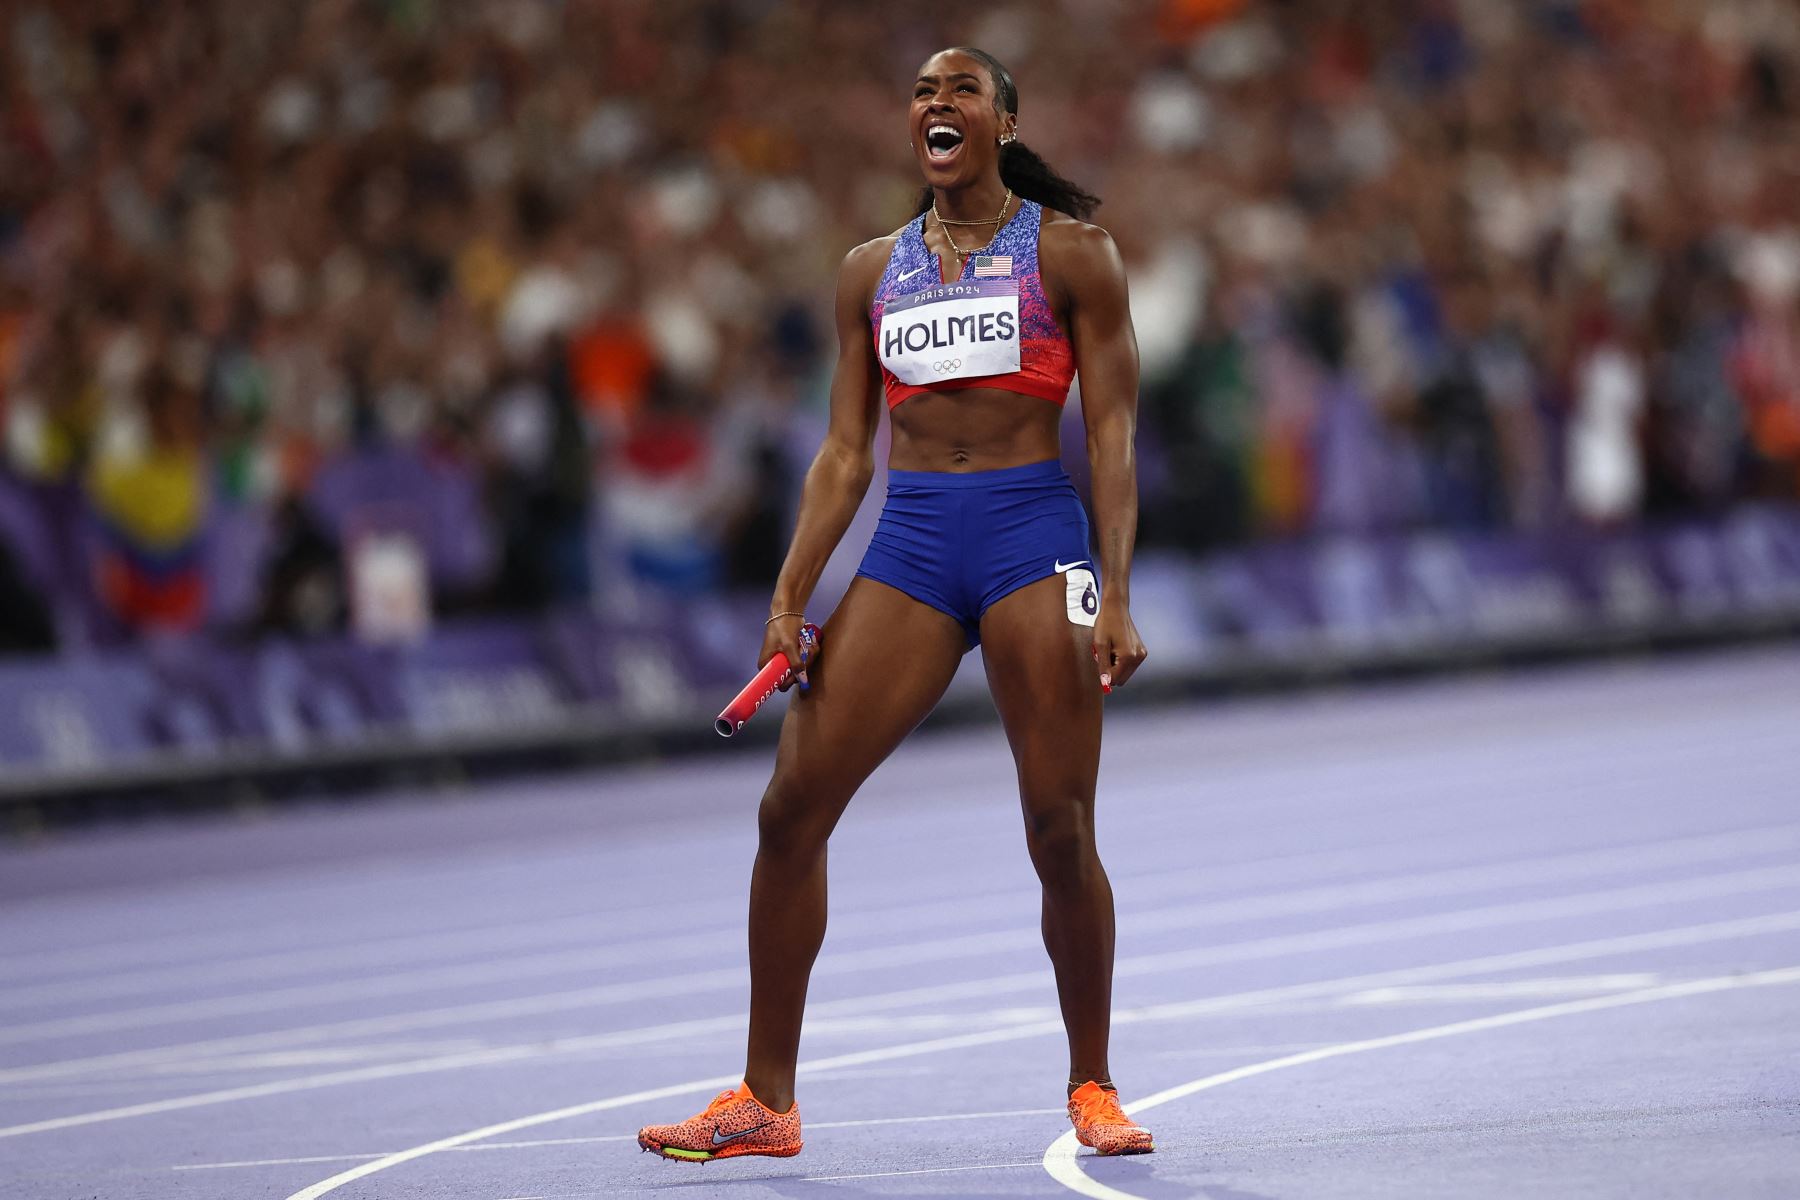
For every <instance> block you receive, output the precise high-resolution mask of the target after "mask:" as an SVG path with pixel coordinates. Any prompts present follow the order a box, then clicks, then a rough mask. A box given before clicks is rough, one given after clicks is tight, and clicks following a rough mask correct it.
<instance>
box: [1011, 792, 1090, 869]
mask: <svg viewBox="0 0 1800 1200" xmlns="http://www.w3.org/2000/svg"><path fill="white" fill-rule="evenodd" d="M1025 840H1026V844H1027V845H1028V846H1029V847H1030V849H1031V862H1032V865H1033V866H1035V867H1036V868H1037V873H1038V878H1039V879H1040V880H1042V881H1043V883H1044V884H1045V885H1046V886H1050V887H1057V886H1063V885H1071V884H1077V883H1080V882H1081V881H1082V880H1083V879H1085V878H1086V877H1087V876H1088V874H1089V873H1090V872H1092V871H1093V870H1095V869H1096V868H1098V866H1099V864H1100V855H1099V852H1098V850H1097V849H1096V848H1095V846H1094V822H1093V816H1092V812H1091V810H1090V808H1089V807H1088V806H1087V805H1086V804H1082V803H1077V802H1075V801H1074V800H1069V801H1066V802H1063V803H1058V804H1042V805H1035V806H1033V807H1031V808H1028V809H1027V810H1026V816H1025Z"/></svg>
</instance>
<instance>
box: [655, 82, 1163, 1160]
mask: <svg viewBox="0 0 1800 1200" xmlns="http://www.w3.org/2000/svg"><path fill="white" fill-rule="evenodd" d="M1018 109H1019V102H1018V91H1017V89H1016V87H1015V86H1014V84H1013V80H1012V76H1011V75H1010V74H1009V73H1008V72H1007V70H1006V68H1005V67H1003V66H1001V65H1000V63H998V62H996V61H995V60H994V59H993V58H992V57H991V56H990V55H988V54H985V53H983V52H982V51H979V50H971V49H967V48H959V49H953V50H945V51H942V52H940V53H938V54H937V55H935V56H933V57H932V58H931V59H930V60H928V61H927V62H926V63H925V65H924V67H923V68H921V70H920V72H919V77H918V80H917V81H916V82H915V83H914V84H913V93H912V108H911V111H910V114H909V117H908V127H909V131H910V134H911V138H912V148H913V154H914V156H915V157H916V158H917V160H918V164H919V169H920V171H921V172H922V173H923V174H924V176H925V181H926V183H927V184H928V185H929V189H928V190H927V191H926V192H925V193H924V195H923V196H922V198H921V200H920V205H919V208H920V213H919V216H918V218H917V219H915V220H914V221H912V222H911V223H910V224H908V225H907V226H906V227H905V228H903V229H901V230H900V231H899V232H897V233H894V234H892V235H890V236H888V237H884V238H878V239H876V240H875V241H872V242H869V243H868V244H866V245H863V246H859V247H857V248H856V249H854V250H852V251H851V252H850V253H849V255H848V256H847V257H846V258H845V259H844V265H843V268H842V270H841V271H840V273H839V275H838V286H837V305H836V307H837V330H838V342H839V350H838V362H837V370H836V373H835V375H834V376H833V377H832V383H831V418H830V427H829V432H828V433H827V434H826V437H825V442H824V445H823V446H821V447H820V449H819V453H818V457H817V458H815V459H814V460H813V464H812V467H811V469H810V470H809V472H808V473H807V476H806V485H805V489H804V492H803V494H802V499H801V504H800V515H799V520H798V523H797V527H796V529H795V532H794V540H793V545H792V547H791V548H790V549H789V551H788V556H787V561H786V563H785V564H784V565H783V567H782V569H781V575H780V578H779V580H778V582H777V583H776V586H775V594H774V601H773V603H772V604H771V605H770V609H771V612H772V615H771V616H770V618H769V621H768V633H767V636H766V637H765V638H764V639H763V646H762V657H761V659H760V660H759V661H761V662H767V661H768V660H769V659H770V658H771V657H772V656H773V655H774V654H775V652H776V651H781V652H782V653H785V654H786V655H787V656H788V659H789V661H791V662H797V663H801V664H802V669H801V670H800V672H799V674H798V681H799V684H800V687H801V695H800V696H799V698H798V699H797V700H796V702H795V703H793V704H792V705H790V706H789V708H788V712H787V717H786V720H785V722H784V723H783V725H782V728H781V743H780V749H779V750H778V751H777V753H776V758H775V774H774V778H773V779H771V780H770V782H769V788H768V791H767V792H765V793H764V794H763V798H762V808H761V811H760V813H759V815H758V821H759V826H760V832H761V840H760V843H759V846H758V849H757V854H756V867H755V871H754V874H753V875H752V877H751V882H750V979H751V982H750V1046H749V1055H748V1062H747V1064H746V1066H745V1068H744V1082H743V1084H742V1086H740V1087H738V1088H737V1089H735V1090H733V1091H729V1092H725V1093H723V1094H722V1095H720V1096H719V1097H718V1098H717V1099H715V1100H714V1101H713V1102H712V1103H711V1104H710V1105H708V1106H707V1108H706V1110H705V1111H704V1112H702V1113H700V1114H699V1115H698V1116H695V1117H693V1118H690V1119H689V1120H687V1121H684V1122H682V1123H681V1124H679V1125H653V1126H650V1127H648V1128H645V1129H643V1130H642V1131H640V1132H639V1134H638V1141H639V1143H640V1144H641V1145H642V1146H643V1147H644V1149H646V1150H653V1151H656V1152H657V1153H659V1154H662V1155H664V1156H666V1157H669V1158H680V1159H687V1160H691V1161H704V1160H707V1159H713V1158H725V1157H729V1156H736V1155H740V1154H763V1155H775V1156H786V1155H790V1154H797V1153H799V1151H800V1110H799V1108H798V1106H796V1105H795V1103H794V1067H795V1060H796V1058H797V1057H798V1054H799V1048H800V1023H801V1015H802V1011H803V1010H804V1008H805V1005H806V984H807V977H808V976H809V975H810V973H811V971H812V965H813V959H814V957H815V956H816V955H817V954H818V951H819V944H820V943H821V942H822V941H823V940H824V937H825V843H826V840H827V839H828V838H829V837H830V836H831V831H832V828H833V827H834V826H835V825H836V824H837V822H838V818H839V817H840V816H841V815H842V814H843V811H844V808H845V806H846V805H847V804H848V803H849V802H850V797H851V796H852V795H853V794H854V793H855V792H856V789H857V788H858V787H859V786H860V785H861V784H862V781H863V780H864V779H866V778H867V777H868V775H869V774H870V772H872V771H873V770H874V769H875V768H876V766H877V765H879V764H880V763H881V761H882V760H883V759H884V758H886V757H887V756H888V754H889V753H891V752H892V751H893V749H894V748H895V747H896V746H897V745H899V744H900V741H901V739H902V738H904V737H905V736H906V735H907V733H909V732H910V731H911V730H912V729H913V727H914V726H916V725H917V724H918V723H919V722H920V721H921V720H922V719H924V717H925V715H926V714H927V713H928V712H930V711H931V708H932V706H933V705H935V704H936V703H937V701H938V698H939V697H940V696H942V695H943V693H944V689H945V688H946V687H947V686H948V685H949V683H950V678H951V676H952V675H954V674H955V673H956V667H957V664H958V663H959V662H960V661H961V659H962V656H963V655H964V654H965V653H967V651H968V650H969V648H970V647H971V646H974V645H976V644H977V643H980V644H981V645H982V646H983V659H984V662H985V665H986V667H987V678H988V687H989V689H990V690H991V691H992V693H993V697H994V702H995V705H996V706H997V707H998V708H999V710H1000V718H1001V722H1002V724H1003V725H1004V726H1005V729H1006V736H1007V740H1008V741H1009V742H1010V743H1011V745H1012V753H1013V759H1014V761H1015V763H1016V764H1017V767H1018V776H1019V797H1020V800H1021V802H1022V803H1023V806H1024V810H1025V832H1026V841H1027V844H1028V846H1029V848H1030V851H1031V860H1032V863H1033V865H1034V866H1036V868H1037V873H1038V877H1039V879H1040V880H1042V882H1043V887H1044V915H1043V928H1044V944H1045V946H1046V948H1047V949H1048V950H1049V952H1050V958H1051V961H1052V962H1053V964H1054V966H1055V970H1056V988H1057V993H1058V996H1059V998H1060V1000H1061V1004H1062V1014H1063V1021H1064V1023H1065V1025H1066V1026H1067V1027H1068V1034H1069V1070H1070V1074H1069V1093H1068V1100H1069V1116H1070V1119H1071V1120H1072V1121H1073V1122H1074V1124H1075V1128H1076V1130H1077V1131H1078V1132H1079V1134H1080V1137H1081V1141H1082V1142H1083V1143H1085V1144H1086V1145H1088V1146H1092V1147H1094V1148H1095V1149H1096V1150H1098V1151H1099V1152H1100V1153H1102V1154H1133V1153H1144V1152H1147V1151H1149V1150H1150V1149H1151V1148H1152V1146H1151V1140H1150V1134H1149V1133H1148V1132H1147V1131H1145V1130H1144V1129H1142V1128H1140V1127H1138V1126H1137V1125H1135V1124H1133V1123H1132V1122H1131V1121H1130V1119H1129V1118H1127V1117H1126V1116H1125V1115H1124V1113H1123V1112H1122V1111H1121V1110H1120V1108H1119V1102H1118V1097H1117V1094H1116V1093H1115V1092H1114V1090H1113V1088H1112V1083H1111V1080H1110V1078H1109V1076H1108V1071H1107V1061H1106V1048H1107V1034H1108V1027H1109V1025H1110V1023H1111V1012H1110V1009H1111V1003H1112V965H1113V902H1112V888H1111V886H1110V885H1109V884H1108V883H1107V879H1106V873H1105V871H1104V870H1102V869H1101V866H1100V859H1099V857H1098V855H1097V853H1096V850H1095V846H1094V778H1095V774H1096V772H1097V770H1098V765H1099V757H1100V706H1101V692H1102V690H1103V689H1104V690H1110V689H1111V688H1114V687H1118V686H1120V685H1121V684H1123V683H1124V682H1125V681H1126V680H1127V679H1129V678H1130V677H1131V674H1132V672H1133V671H1134V670H1136V668H1137V666H1138V664H1139V663H1141V662H1142V661H1143V659H1144V647H1143V643H1142V642H1140V641H1139V640H1138V634H1137V630H1136V628H1135V627H1134V626H1133V625H1132V622H1131V614H1130V612H1129V611H1128V609H1127V604H1128V602H1129V583H1128V581H1129V574H1130V569H1131V554H1132V545H1133V541H1134V539H1135V531H1136V526H1137V478H1136V468H1135V465H1134V462H1133V451H1132V439H1133V430H1134V426H1135V424H1136V408H1137V385H1138V367H1137V342H1136V339H1135V336H1134V335H1133V333H1132V329H1131V318H1130V315H1129V313H1128V312H1127V309H1126V298H1125V274H1124V268H1123V266H1122V264H1121V263H1120V260H1119V255H1118V252H1117V251H1116V250H1115V249H1114V247H1113V243H1112V239H1111V238H1110V237H1108V236H1107V234H1106V233H1105V232H1104V231H1103V230H1101V229H1098V228H1096V227H1095V226H1092V225H1088V224H1084V223H1083V222H1082V221H1080V220H1078V219H1077V218H1079V217H1083V216H1086V215H1087V214H1088V213H1090V212H1091V211H1092V210H1093V208H1094V207H1095V205H1096V204H1098V201H1097V200H1096V199H1095V198H1094V197H1093V196H1090V195H1088V194H1087V193H1086V192H1083V191H1082V190H1081V189H1080V188H1077V187H1075V186H1074V185H1073V184H1071V183H1069V182H1068V181H1067V180H1065V179H1063V178H1062V177H1060V176H1059V175H1057V174H1056V173H1055V172H1054V171H1052V170H1050V168H1049V167H1047V166H1046V165H1045V164H1044V162H1043V160H1042V159H1040V158H1038V157H1037V155H1035V154H1033V153H1032V152H1031V151H1029V150H1027V149H1026V148H1025V147H1024V146H1022V145H1020V144H1019V142H1018V141H1017V129H1018ZM1078 365H1079V367H1080V370H1081V403H1082V414H1083V417H1084V418H1085V421H1086V426H1087V448H1088V456H1089V458H1090V459H1091V460H1092V467H1093V480H1094V484H1093V488H1094V510H1095V516H1096V520H1097V521H1098V523H1099V526H1100V536H1099V538H1098V540H1097V543H1096V545H1097V549H1090V547H1089V542H1088V522H1087V517H1086V515H1085V514H1084V512H1083V510H1082V506H1081V501H1080V500H1079V498H1078V497H1077V496H1076V493H1075V489H1074V487H1073V486H1072V485H1071V484H1070V482H1069V479H1068V476H1067V475H1065V474H1064V473H1063V470H1062V467H1061V466H1060V463H1059V449H1058V441H1057V427H1058V424H1059V422H1060V418H1061V416H1062V405H1063V401H1064V400H1065V399H1066V398H1067V396H1068V391H1069V384H1070V380H1071V378H1072V376H1073V375H1074V373H1075V370H1076V367H1077V366H1078ZM883 393H885V395H886V398H887V407H888V419H889V421H890V422H891V423H892V426H893V453H892V457H891V458H890V460H889V467H890V470H889V474H888V495H887V505H886V507H885V509H884V510H883V512H882V516H881V521H880V524H879V526H878V528H877V529H876V531H875V536H874V540H873V541H872V542H871V543H870V545H869V549H868V552H867V555H866V556H865V557H864V559H863V561H862V566H861V568H860V569H859V570H858V572H857V578H856V579H855V580H853V581H852V583H851V585H850V588H849V590H848V591H847V592H846V593H845V595H844V598H843V601H842V602H841V603H840V604H839V605H838V607H837V611H836V612H835V613H833V614H832V616H831V619H830V621H829V623H828V624H827V625H826V626H825V633H824V638H823V642H824V645H825V647H827V650H826V652H825V653H823V654H822V655H821V656H820V658H819V662H818V665H817V666H815V667H812V668H811V669H810V670H808V669H806V663H805V660H804V659H803V658H802V657H801V651H800V646H799V641H798V639H799V634H800V626H801V624H802V621H803V619H804V618H803V617H802V616H801V610H802V609H803V608H804V607H805V603H806V599H807V597H808V596H809V595H811V593H812V589H813V587H814V585H815V584H816V583H817V582H818V579H819V573H820V572H821V571H822V570H823V569H824V567H825V561H826V559H828V558H829V557H830V556H831V552H832V550H833V548H835V547H836V545H837V543H838V539H840V538H841V537H843V534H844V530H845V528H846V527H847V526H848V525H849V523H850V519H851V516H852V515H853V514H854V513H855V512H856V509H857V506H858V504H859V503H860V502H861V501H862V498H863V495H864V493H865V492H866V491H867V490H868V486H869V480H870V477H871V475H872V474H873V462H872V454H873V450H872V444H873V439H874V433H875V423H876V420H877V412H878V397H880V396H881V395H882V394H883ZM1096 555H1097V556H1098V560H1099V561H1098V563H1096V562H1095V561H1093V560H1094V559H1095V557H1096ZM1101 581H1104V583H1105V589H1104V591H1102V590H1101V586H1100V585H1101Z"/></svg>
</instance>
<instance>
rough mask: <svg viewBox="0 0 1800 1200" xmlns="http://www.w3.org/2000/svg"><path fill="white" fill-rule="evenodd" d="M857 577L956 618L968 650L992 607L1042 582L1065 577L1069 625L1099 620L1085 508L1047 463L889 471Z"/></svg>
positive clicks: (1050, 462) (1096, 580)
mask: <svg viewBox="0 0 1800 1200" xmlns="http://www.w3.org/2000/svg"><path fill="white" fill-rule="evenodd" d="M856 573H857V574H858V575H866V576H868V577H869V578H870V579H873V580H876V581H877V582H879V583H885V584H887V585H888V586H889V587H894V588H898V589H900V590H901V591H903V592H905V593H906V594H907V595H908V596H911V597H912V598H913V599H915V600H918V601H920V602H922V603H924V604H929V605H931V607H933V608H935V609H938V610H939V611H940V612H945V613H948V614H950V615H951V616H952V617H955V618H956V620H957V621H958V623H960V624H961V625H962V627H963V631H964V632H965V633H966V634H968V638H969V645H970V646H974V645H976V644H977V643H979V642H980V641H981V617H982V614H983V613H985V612H987V610H988V608H989V607H990V606H992V605H993V604H994V602H995V601H997V600H999V599H1000V598H1001V597H1002V596H1005V595H1007V594H1008V593H1010V592H1013V591H1016V590H1017V589H1019V588H1022V587H1024V586H1025V585H1026V584H1028V583H1035V582H1037V581H1038V580H1040V579H1043V578H1046V577H1047V576H1050V575H1062V576H1064V577H1065V579H1066V580H1067V587H1066V588H1065V602H1066V606H1067V609H1068V615H1069V620H1070V621H1071V622H1073V623H1075V624H1077V625H1087V626H1092V625H1093V624H1094V619H1095V618H1096V617H1097V616H1098V615H1099V613H1100V575H1099V570H1098V568H1097V566H1096V564H1095V563H1094V562H1093V561H1092V560H1091V558H1090V556H1089V553H1088V520H1087V511H1086V510H1085V509H1083V508H1082V506H1081V497H1080V496H1078V495H1077V494H1076V492H1075V485H1074V484H1073V483H1071V482H1069V476H1068V474H1067V473H1066V472H1064V470H1063V469H1062V464H1061V463H1060V462H1057V461H1056V460H1055V459H1050V460H1047V461H1045V462H1035V463H1027V464H1025V465H1024V466H1022V467H1003V468H1002V469H1000V470H998V471H970V472H966V473H957V472H951V471H889V472H888V490H887V503H886V504H885V505H883V506H882V510H881V521H880V523H879V524H877V525H876V527H875V536H874V538H872V539H871V540H870V542H869V549H868V552H867V553H866V554H864V555H863V560H862V566H860V567H859V568H857V571H856Z"/></svg>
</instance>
